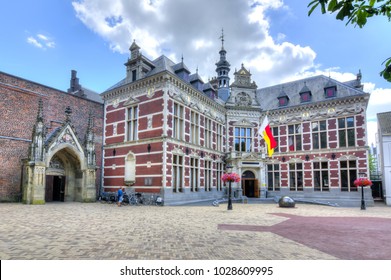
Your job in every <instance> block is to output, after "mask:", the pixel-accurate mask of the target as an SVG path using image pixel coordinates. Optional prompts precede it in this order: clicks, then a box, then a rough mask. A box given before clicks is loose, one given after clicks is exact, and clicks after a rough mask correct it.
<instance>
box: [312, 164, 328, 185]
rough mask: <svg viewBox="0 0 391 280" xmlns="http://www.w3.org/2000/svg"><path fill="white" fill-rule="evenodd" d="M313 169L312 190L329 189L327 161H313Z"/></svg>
mask: <svg viewBox="0 0 391 280" xmlns="http://www.w3.org/2000/svg"><path fill="white" fill-rule="evenodd" d="M312 164H313V170H314V190H315V191H328V190H329V168H328V162H327V161H320V162H313V163H312Z"/></svg>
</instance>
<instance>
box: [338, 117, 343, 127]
mask: <svg viewBox="0 0 391 280" xmlns="http://www.w3.org/2000/svg"><path fill="white" fill-rule="evenodd" d="M338 128H345V119H338Z"/></svg>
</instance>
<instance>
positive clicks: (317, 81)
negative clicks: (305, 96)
mask: <svg viewBox="0 0 391 280" xmlns="http://www.w3.org/2000/svg"><path fill="white" fill-rule="evenodd" d="M330 85H335V86H336V87H337V94H336V97H331V98H326V97H325V94H324V88H325V87H329V86H330ZM304 86H306V87H307V88H308V89H309V91H311V94H312V99H311V102H309V103H314V102H321V101H326V100H328V101H329V100H333V99H341V98H345V97H348V96H356V95H366V94H367V93H365V92H364V91H362V90H360V89H357V88H354V87H351V86H349V85H347V84H345V83H341V82H338V81H336V80H333V79H331V78H329V77H326V76H324V75H319V76H314V77H310V78H305V79H302V80H297V81H293V82H288V83H284V84H279V85H275V86H271V87H265V88H261V89H258V90H257V98H258V102H259V104H261V108H262V110H264V111H268V110H277V109H284V108H289V107H294V106H299V105H303V103H302V102H301V99H300V92H302V89H303V87H304ZM282 92H283V93H284V94H286V96H288V98H289V103H288V105H287V106H282V107H280V106H279V104H278V97H280V96H281V94H282ZM306 104H308V102H306Z"/></svg>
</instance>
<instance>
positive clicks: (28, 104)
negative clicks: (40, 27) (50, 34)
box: [0, 71, 103, 203]
mask: <svg viewBox="0 0 391 280" xmlns="http://www.w3.org/2000/svg"><path fill="white" fill-rule="evenodd" d="M0 96H1V98H0V106H1V113H0V162H1V165H0V201H15V200H19V199H21V198H22V199H23V200H25V202H27V203H44V202H45V201H52V200H62V201H64V200H65V201H73V200H83V198H82V197H84V198H85V195H84V196H83V195H80V196H77V195H76V193H78V192H81V191H83V190H84V189H85V182H84V181H83V180H84V179H78V178H80V177H82V178H85V176H86V174H85V173H86V170H88V168H87V167H86V166H87V165H88V164H84V163H83V162H84V161H85V160H86V162H87V159H85V158H86V156H87V155H88V153H87V150H86V149H87V146H88V145H90V146H89V150H90V153H95V154H96V162H95V163H92V161H90V164H92V165H93V166H94V168H93V169H94V172H95V170H96V167H97V166H98V167H100V164H101V146H102V144H101V143H102V127H103V105H102V100H101V98H100V96H99V95H98V94H96V93H94V92H92V91H90V90H88V89H86V88H83V87H81V85H80V84H79V81H78V78H77V77H76V71H72V77H71V82H70V88H69V90H68V92H64V91H60V90H57V89H54V88H50V87H47V86H44V85H41V84H37V83H35V82H32V81H28V80H25V79H23V78H20V77H16V76H13V75H9V74H7V73H3V72H0ZM67 108H68V109H67ZM40 126H42V127H40ZM38 130H40V131H41V132H38ZM88 135H89V137H90V139H89V141H85V140H88V139H85V138H86V136H88ZM40 137H41V138H42V139H41V140H39V138H40ZM59 137H64V139H66V141H63V142H62V143H61V145H62V146H60V141H59ZM39 141H41V142H39ZM91 141H93V143H94V144H93V147H91ZM50 145H51V146H50ZM39 150H40V151H39ZM83 164H84V165H85V166H83ZM38 167H40V168H38ZM90 169H92V166H90ZM38 171H40V172H41V173H42V174H41V176H42V178H41V179H42V180H43V181H42V182H41V183H40V184H41V189H40V190H38V189H35V188H36V186H37V185H34V184H35V183H34V180H35V179H38V178H36V176H37V172H38ZM31 172H32V173H31ZM40 172H38V173H40ZM96 175H97V176H96V177H95V175H94V178H93V183H91V182H90V185H91V186H92V185H93V188H94V191H93V196H92V195H90V196H91V197H90V198H91V199H92V198H93V199H94V200H95V199H96V193H97V191H98V190H99V186H100V169H97V174H96ZM34 176H35V177H34ZM95 178H96V179H95ZM91 180H92V179H91ZM42 188H43V189H42ZM28 192H29V193H30V194H29V195H28V194H27V193H28ZM34 192H35V193H34ZM60 194H61V195H60ZM87 200H88V199H87Z"/></svg>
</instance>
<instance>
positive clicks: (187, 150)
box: [185, 147, 189, 155]
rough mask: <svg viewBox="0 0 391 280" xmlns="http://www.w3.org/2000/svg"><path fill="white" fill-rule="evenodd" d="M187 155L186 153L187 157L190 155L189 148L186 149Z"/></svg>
mask: <svg viewBox="0 0 391 280" xmlns="http://www.w3.org/2000/svg"><path fill="white" fill-rule="evenodd" d="M185 153H186V155H189V148H188V147H186V150H185Z"/></svg>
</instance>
